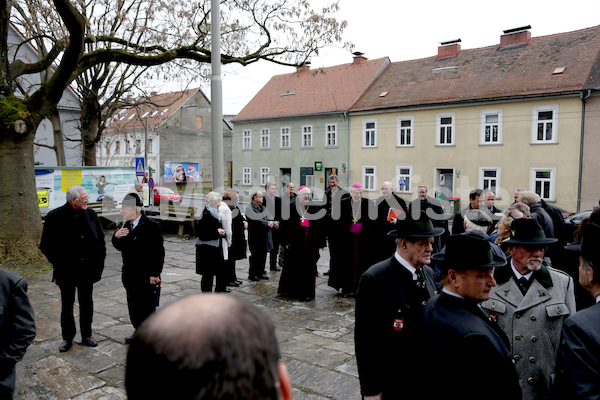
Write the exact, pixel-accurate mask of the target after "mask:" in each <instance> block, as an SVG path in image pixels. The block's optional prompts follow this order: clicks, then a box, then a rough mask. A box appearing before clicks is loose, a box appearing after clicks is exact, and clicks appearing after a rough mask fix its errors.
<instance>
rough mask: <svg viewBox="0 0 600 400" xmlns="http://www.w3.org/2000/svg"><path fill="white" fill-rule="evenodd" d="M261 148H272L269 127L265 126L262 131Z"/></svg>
mask: <svg viewBox="0 0 600 400" xmlns="http://www.w3.org/2000/svg"><path fill="white" fill-rule="evenodd" d="M260 148H261V149H269V148H271V131H270V130H269V128H265V129H262V130H261V131H260Z"/></svg>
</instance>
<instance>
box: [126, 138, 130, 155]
mask: <svg viewBox="0 0 600 400" xmlns="http://www.w3.org/2000/svg"><path fill="white" fill-rule="evenodd" d="M125 154H131V142H130V141H129V140H126V141H125Z"/></svg>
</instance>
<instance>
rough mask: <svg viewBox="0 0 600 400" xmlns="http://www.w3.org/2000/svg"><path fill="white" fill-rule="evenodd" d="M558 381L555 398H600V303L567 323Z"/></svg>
mask: <svg viewBox="0 0 600 400" xmlns="http://www.w3.org/2000/svg"><path fill="white" fill-rule="evenodd" d="M555 382H556V385H555V386H554V388H553V391H552V398H553V399H556V400H560V399H569V400H571V399H572V400H579V399H586V400H590V399H591V400H598V399H600V304H596V305H594V306H591V307H589V308H586V309H584V310H581V311H579V312H577V313H575V314H574V315H573V316H572V317H570V318H567V319H566V320H565V322H564V324H563V328H562V340H561V344H560V347H559V349H558V360H557V363H556V381H555Z"/></svg>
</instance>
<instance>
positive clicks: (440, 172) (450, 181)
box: [435, 168, 454, 206]
mask: <svg viewBox="0 0 600 400" xmlns="http://www.w3.org/2000/svg"><path fill="white" fill-rule="evenodd" d="M435 175H436V177H435V178H436V187H435V194H436V197H437V198H438V199H439V200H440V201H441V202H442V204H443V205H444V206H445V205H447V204H448V203H449V201H450V198H451V197H454V169H450V168H438V169H436V171H435Z"/></svg>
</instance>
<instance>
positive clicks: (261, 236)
mask: <svg viewBox="0 0 600 400" xmlns="http://www.w3.org/2000/svg"><path fill="white" fill-rule="evenodd" d="M246 219H247V220H248V247H249V248H250V252H251V253H253V254H258V253H261V252H266V251H267V250H271V249H272V248H273V238H272V237H271V228H269V226H268V223H269V217H268V214H267V212H266V210H265V207H264V206H263V205H256V204H254V203H251V204H250V206H248V207H247V208H246Z"/></svg>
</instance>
